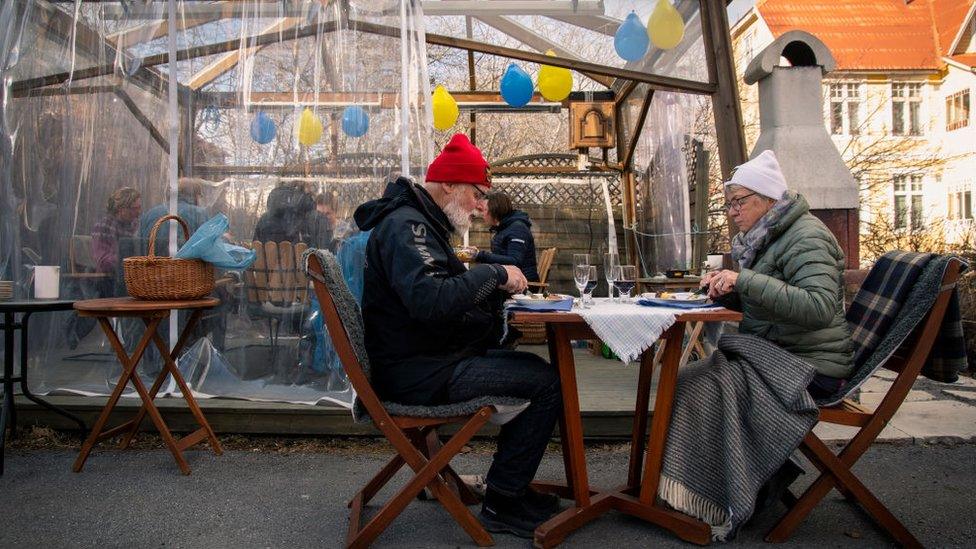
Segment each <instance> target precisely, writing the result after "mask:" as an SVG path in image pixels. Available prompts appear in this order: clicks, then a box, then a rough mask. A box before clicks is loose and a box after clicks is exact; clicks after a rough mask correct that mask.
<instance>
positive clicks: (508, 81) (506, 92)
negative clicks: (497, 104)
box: [499, 63, 533, 107]
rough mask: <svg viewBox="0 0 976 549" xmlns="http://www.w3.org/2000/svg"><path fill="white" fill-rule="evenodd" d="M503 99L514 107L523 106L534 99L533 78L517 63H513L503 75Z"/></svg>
mask: <svg viewBox="0 0 976 549" xmlns="http://www.w3.org/2000/svg"><path fill="white" fill-rule="evenodd" d="M499 87H500V88H501V90H500V91H501V93H502V99H504V100H505V102H506V103H508V104H509V105H511V106H513V107H522V106H524V105H525V104H526V103H528V102H529V101H531V100H532V89H533V86H532V78H531V77H530V76H529V73H527V72H525V71H524V70H522V68H521V67H519V66H518V65H516V64H515V63H511V64H510V65H509V66H508V68H507V69H505V74H504V75H502V82H501V86H499Z"/></svg>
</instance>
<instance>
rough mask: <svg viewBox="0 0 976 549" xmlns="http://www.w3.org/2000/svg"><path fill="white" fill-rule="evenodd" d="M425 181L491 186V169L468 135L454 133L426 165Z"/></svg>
mask: <svg viewBox="0 0 976 549" xmlns="http://www.w3.org/2000/svg"><path fill="white" fill-rule="evenodd" d="M426 180H427V181H429V182H431V183H454V184H458V183H466V184H470V185H484V186H485V187H489V188H490V187H491V170H490V169H489V168H488V162H486V161H485V157H484V156H482V155H481V151H480V150H478V147H475V146H474V145H472V144H471V142H470V141H468V136H467V135H464V134H463V133H456V134H454V137H452V138H451V141H450V143H448V144H447V145H445V146H444V150H443V151H441V154H439V155H437V158H435V159H434V161H433V162H431V163H430V166H428V167H427V178H426Z"/></svg>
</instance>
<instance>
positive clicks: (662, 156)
mask: <svg viewBox="0 0 976 549" xmlns="http://www.w3.org/2000/svg"><path fill="white" fill-rule="evenodd" d="M693 107H694V97H693V96H690V95H688V94H681V93H672V92H656V93H655V94H654V96H653V99H652V100H651V104H650V109H649V110H648V112H647V118H646V119H645V121H644V127H643V129H642V130H641V134H640V137H639V138H638V142H637V147H636V149H635V150H634V172H635V174H636V177H637V178H638V179H639V180H640V181H641V188H642V189H643V196H641V203H642V204H644V210H643V212H642V213H643V216H642V222H640V223H638V224H637V227H636V228H635V230H636V231H637V241H638V245H639V247H640V252H641V258H640V259H641V262H642V264H643V270H644V272H645V273H648V274H650V275H658V274H664V272H665V271H666V270H668V269H688V268H693V267H694V266H693V265H690V262H691V240H692V234H691V233H692V231H691V228H692V227H691V214H690V211H689V201H690V197H689V194H688V154H687V152H688V151H687V144H688V142H689V140H690V139H691V137H692V135H691V132H692V130H693V128H694V120H691V118H692V117H693V116H694V113H695V112H696V110H695V109H694V108H693Z"/></svg>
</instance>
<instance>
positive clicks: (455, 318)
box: [355, 177, 508, 404]
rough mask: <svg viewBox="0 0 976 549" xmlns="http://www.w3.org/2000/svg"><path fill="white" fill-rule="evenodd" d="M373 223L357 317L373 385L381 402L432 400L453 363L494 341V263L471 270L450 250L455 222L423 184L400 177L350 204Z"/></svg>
mask: <svg viewBox="0 0 976 549" xmlns="http://www.w3.org/2000/svg"><path fill="white" fill-rule="evenodd" d="M355 219H356V224H357V225H359V228H360V229H362V230H364V231H367V230H370V229H373V232H372V234H370V237H369V243H368V244H367V245H366V268H365V270H364V271H363V282H364V291H363V303H362V307H363V322H364V324H365V332H366V333H365V335H366V352H367V354H368V355H369V361H370V365H371V367H372V384H373V388H374V389H375V390H376V392H377V393H378V394H379V395H380V398H382V399H384V400H390V401H394V402H400V403H403V404H435V403H439V402H443V401H444V399H445V398H446V392H447V391H446V388H447V384H448V382H449V381H450V379H451V375H452V374H453V372H454V366H455V364H457V362H458V361H460V360H461V359H463V358H467V357H470V356H474V355H477V354H482V353H484V352H485V350H486V349H487V348H489V347H490V346H493V345H494V344H496V343H497V338H498V336H499V332H498V328H499V322H500V317H498V316H497V315H496V314H494V313H493V306H494V305H495V303H496V300H497V299H498V297H499V295H498V294H499V292H497V290H496V289H497V287H498V285H499V284H503V283H505V282H506V281H507V279H508V276H507V274H506V272H505V269H504V268H503V267H501V266H499V265H475V266H474V267H473V268H471V269H470V270H468V269H465V267H464V265H463V264H462V263H461V262H460V261H459V260H458V259H457V257H456V256H455V255H454V248H453V247H452V246H451V243H450V233H451V232H453V230H454V227H453V226H452V225H451V223H450V221H449V220H448V218H447V216H446V215H445V214H444V212H443V211H442V210H441V209H440V208H439V207H438V206H437V204H435V203H434V201H433V199H432V198H431V197H430V195H429V194H428V193H427V191H425V190H424V189H423V188H421V187H419V186H416V185H414V184H413V183H412V182H411V181H410V180H409V179H406V178H403V177H401V178H399V179H397V180H396V181H394V182H391V183H390V184H389V185H387V188H386V191H385V192H384V193H383V198H380V199H378V200H373V201H370V202H367V203H365V204H363V205H361V206H359V208H357V209H356V213H355Z"/></svg>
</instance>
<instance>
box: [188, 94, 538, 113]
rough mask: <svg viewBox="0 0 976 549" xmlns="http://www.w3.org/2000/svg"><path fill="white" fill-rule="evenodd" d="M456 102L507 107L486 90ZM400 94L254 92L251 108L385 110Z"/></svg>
mask: <svg viewBox="0 0 976 549" xmlns="http://www.w3.org/2000/svg"><path fill="white" fill-rule="evenodd" d="M450 93H451V95H452V96H454V100H455V101H457V102H458V103H459V104H461V105H463V104H465V103H498V104H504V103H505V100H504V99H503V98H502V96H501V94H500V93H498V92H487V91H473V92H472V91H463V90H461V91H452V92H450ZM198 97H199V99H200V101H201V102H202V103H203V104H206V105H213V106H215V107H225V108H226V107H237V106H242V105H243V102H242V101H241V99H242V97H241V94H240V93H239V92H199V94H198ZM399 97H400V94H399V93H397V92H358V93H357V92H319V93H317V94H316V93H313V92H303V93H299V94H297V95H296V94H294V93H292V92H251V94H250V98H251V103H250V104H251V105H260V104H262V103H269V104H279V105H311V104H324V105H343V104H349V105H352V104H356V103H359V104H363V103H371V104H375V105H378V106H379V107H380V108H383V109H391V108H396V107H397V106H398V105H399ZM533 103H547V100H546V99H545V98H544V97H542V95H540V94H539V92H535V93H533V94H532V99H531V100H530V101H529V104H533Z"/></svg>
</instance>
